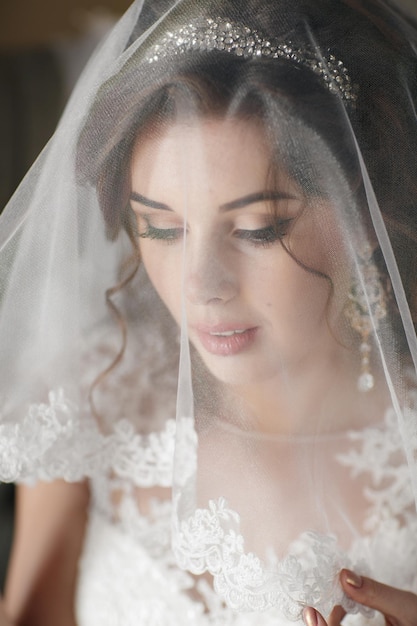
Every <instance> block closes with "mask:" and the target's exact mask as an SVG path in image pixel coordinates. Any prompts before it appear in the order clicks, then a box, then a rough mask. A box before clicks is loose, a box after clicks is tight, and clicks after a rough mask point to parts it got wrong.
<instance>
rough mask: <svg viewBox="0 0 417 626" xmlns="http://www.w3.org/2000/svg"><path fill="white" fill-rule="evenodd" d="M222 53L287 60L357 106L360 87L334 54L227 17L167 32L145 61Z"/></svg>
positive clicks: (205, 20) (201, 20)
mask: <svg viewBox="0 0 417 626" xmlns="http://www.w3.org/2000/svg"><path fill="white" fill-rule="evenodd" d="M212 50H220V51H224V52H229V53H231V54H234V55H236V56H238V57H242V58H246V59H249V58H261V57H265V58H270V59H287V60H288V61H292V62H293V63H296V64H297V65H300V66H302V67H305V68H307V69H309V70H310V71H312V72H314V74H316V75H317V76H319V77H320V79H321V80H322V83H323V85H324V86H325V87H326V88H327V89H328V90H329V91H330V92H331V93H334V94H339V95H340V96H341V97H342V98H343V99H344V100H345V101H346V102H348V103H350V104H351V105H354V103H355V101H356V99H357V86H356V85H355V84H353V83H352V80H351V78H350V76H349V73H348V70H347V69H346V67H345V65H344V64H343V63H342V61H339V60H338V59H337V58H336V57H335V56H334V55H333V54H328V55H327V56H322V55H321V54H319V53H318V50H315V49H314V48H312V47H304V48H300V47H298V46H295V45H293V44H292V43H291V42H290V41H288V42H286V43H281V42H279V41H277V40H275V39H268V38H267V37H264V36H263V35H262V34H261V33H260V32H259V31H258V30H255V29H252V28H249V27H247V26H243V25H241V24H238V23H236V22H232V21H231V20H227V19H224V18H216V19H212V18H200V19H198V20H196V21H194V22H190V23H189V24H186V25H185V26H181V27H180V28H179V29H178V30H175V31H169V32H167V33H166V34H165V35H164V37H163V38H162V39H161V40H160V42H159V43H157V44H155V45H154V46H152V48H151V49H150V50H149V51H148V53H147V55H146V57H145V59H146V60H147V61H148V63H155V62H157V61H159V60H160V59H164V58H167V57H168V58H170V57H173V56H177V55H180V54H185V53H187V52H192V51H194V52H210V51H212Z"/></svg>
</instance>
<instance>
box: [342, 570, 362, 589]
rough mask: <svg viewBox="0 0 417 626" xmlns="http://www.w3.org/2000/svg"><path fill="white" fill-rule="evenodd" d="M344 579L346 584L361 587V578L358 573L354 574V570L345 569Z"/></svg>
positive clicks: (356, 587)
mask: <svg viewBox="0 0 417 626" xmlns="http://www.w3.org/2000/svg"><path fill="white" fill-rule="evenodd" d="M345 580H346V582H347V584H348V585H350V586H351V587H355V589H360V588H361V587H362V582H363V581H362V578H361V577H360V576H358V574H355V572H351V571H350V570H346V575H345Z"/></svg>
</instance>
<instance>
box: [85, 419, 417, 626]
mask: <svg viewBox="0 0 417 626" xmlns="http://www.w3.org/2000/svg"><path fill="white" fill-rule="evenodd" d="M394 420H395V417H394V415H393V413H392V412H391V411H387V414H386V419H385V428H384V429H381V427H380V426H378V427H369V428H367V429H364V430H362V431H355V432H352V433H350V435H349V440H350V442H351V443H350V446H349V448H348V449H347V450H346V451H345V452H344V453H343V454H340V455H339V456H338V459H337V462H338V463H339V464H340V466H341V467H343V466H344V467H345V468H346V469H347V471H348V472H349V473H350V475H351V476H353V477H357V476H359V475H360V476H364V477H366V479H367V480H366V482H367V485H368V486H367V488H366V500H367V502H368V506H367V511H366V516H365V520H364V523H363V533H362V534H361V535H360V536H359V535H357V536H356V537H355V538H354V539H353V540H352V542H351V545H350V546H349V547H348V548H347V549H344V550H342V549H340V547H338V546H337V542H336V539H333V538H332V537H324V536H320V535H319V534H318V533H314V532H310V533H303V534H302V535H301V536H299V537H298V538H296V539H295V540H294V541H293V542H292V546H291V549H290V555H289V556H288V557H287V558H284V559H282V560H280V562H279V563H278V564H277V571H278V572H279V573H280V574H282V576H281V578H278V579H277V580H278V581H280V580H281V581H284V582H282V584H281V583H280V584H278V585H277V587H276V596H275V597H274V602H276V601H278V602H279V604H280V605H281V609H283V611H284V615H286V617H284V616H283V615H282V614H281V612H279V613H278V611H277V610H276V609H274V608H268V607H260V608H266V610H264V611H262V612H259V611H253V609H254V608H255V607H253V606H252V607H250V608H252V611H250V612H236V611H234V610H233V609H232V608H230V604H232V602H233V596H232V594H233V585H232V583H233V580H236V578H238V577H242V576H243V577H246V578H248V577H249V578H250V577H254V578H255V579H256V576H257V575H258V576H260V575H261V574H260V573H259V571H258V570H259V563H258V562H257V560H256V557H255V556H254V555H253V554H251V553H245V548H244V542H243V537H242V536H241V535H240V534H239V516H238V515H237V513H236V512H235V511H233V510H231V509H230V508H228V504H227V502H226V501H224V500H219V501H217V502H216V501H212V502H210V504H209V507H208V508H207V509H199V510H197V511H196V512H195V514H194V516H192V517H191V518H190V519H188V521H187V524H186V525H185V526H184V525H183V526H182V528H181V529H180V531H181V532H179V533H177V534H176V536H177V546H176V558H175V557H174V554H173V551H172V548H171V529H172V526H171V515H172V503H171V494H170V489H169V486H170V485H169V481H168V480H167V477H168V476H170V475H172V474H171V472H172V452H173V441H174V435H175V424H174V422H173V421H172V420H168V421H167V423H166V425H165V428H164V429H163V430H161V431H160V432H159V433H153V434H151V435H149V436H148V437H147V438H144V439H140V438H139V439H135V437H136V435H135V434H134V433H133V432H132V427H131V426H129V425H128V424H127V423H125V422H122V423H119V424H117V425H116V426H115V433H118V435H117V436H118V437H121V433H124V436H123V437H121V438H120V440H119V445H120V446H121V445H122V443H121V441H123V442H124V444H123V445H124V446H125V447H124V449H123V452H124V454H123V457H120V458H123V459H125V461H124V462H123V464H122V465H119V464H118V463H117V459H118V455H117V454H116V453H115V454H114V457H113V467H112V468H110V467H108V471H107V472H105V473H103V472H97V473H96V474H95V475H93V476H92V479H91V486H92V507H91V513H90V523H89V528H88V533H87V538H86V543H85V548H84V553H83V557H82V561H81V565H80V579H79V586H78V596H77V611H78V616H79V626H95V625H96V624H97V626H98V625H100V626H106V625H107V624H108V625H109V626H110V625H112V626H114V625H115V624H120V625H122V624H123V626H129V625H130V624H132V626H133V624H135V625H137V624H146V626H159V625H164V626H165V625H167V624H170V625H171V624H172V625H173V626H176V625H177V624H178V625H180V624H181V625H184V624H193V625H201V626H203V625H216V626H220V625H229V626H232V625H233V626H252V625H254V624H257V625H261V626H272V625H274V626H276V625H277V624H280V625H283V626H284V625H285V624H288V623H293V621H294V620H297V619H299V617H300V612H301V610H302V606H304V605H305V604H314V605H316V606H317V598H318V597H319V596H318V594H319V593H320V596H321V597H323V596H324V597H325V599H326V602H325V603H324V604H323V603H322V606H321V607H320V608H321V609H322V610H323V611H324V612H326V610H329V607H331V606H333V605H334V604H337V603H341V604H343V605H344V606H345V607H346V608H347V609H349V610H350V611H351V612H352V613H353V614H351V615H349V617H348V618H346V620H345V622H346V623H347V624H352V625H361V626H362V625H365V624H379V623H381V624H382V623H383V621H380V616H378V615H374V616H372V615H371V613H370V612H367V611H362V612H357V611H358V607H355V606H354V605H353V604H352V603H350V602H349V600H348V599H347V598H346V597H345V596H343V594H342V592H341V590H340V588H339V587H338V585H337V583H336V582H335V581H336V580H337V573H338V571H339V570H340V568H341V567H354V568H355V569H356V570H357V571H359V572H362V573H369V574H371V575H373V576H375V577H376V578H378V579H379V580H381V581H384V582H386V583H387V584H392V585H395V586H398V587H401V588H403V589H410V590H414V591H417V570H416V567H415V564H416V563H417V516H416V514H415V512H414V511H413V508H412V503H413V497H412V492H411V487H410V485H409V483H408V478H407V476H408V473H407V470H406V467H405V465H404V464H402V463H400V462H399V460H398V452H399V450H400V446H401V442H400V439H399V437H400V435H399V434H398V431H397V429H396V428H395V423H394ZM128 442H130V444H131V448H130V449H131V453H128V454H126V452H127V448H126V446H127V445H128ZM116 448H117V446H116ZM177 530H178V529H177ZM187 532H193V533H194V535H195V540H196V541H199V542H200V544H201V555H202V559H203V561H204V559H209V560H210V558H212V555H213V554H214V552H213V550H215V553H216V554H217V555H219V554H221V555H222V557H221V558H219V559H218V563H217V564H216V566H215V567H213V566H211V569H210V568H209V571H211V572H212V573H213V571H214V572H215V575H214V587H215V588H216V589H217V591H219V592H220V594H221V595H219V594H218V593H215V591H214V590H213V582H212V576H208V575H207V574H205V575H201V576H198V575H191V574H189V573H187V572H185V571H183V570H182V569H180V568H179V567H178V565H177V562H178V559H179V560H180V561H181V554H182V553H181V546H180V545H178V541H179V542H181V537H183V536H184V533H187ZM178 538H179V540H178ZM220 540H221V542H222V545H223V546H224V545H226V549H224V547H223V548H222V550H220V549H217V548H220ZM216 550H217V551H216ZM182 556H183V557H184V563H183V565H184V566H188V567H189V566H190V563H188V562H187V560H186V554H185V552H184V553H183V555H182ZM200 565H201V564H200ZM204 565H207V563H204ZM191 569H193V568H191ZM200 569H201V572H203V571H204V569H205V568H204V567H202V566H201V567H200ZM194 571H197V568H196V567H194ZM216 572H217V573H216ZM311 572H314V576H311ZM221 597H224V598H227V599H228V604H229V607H227V606H226V603H225V602H223V601H222V599H221ZM319 606H320V603H319ZM355 612H356V614H355Z"/></svg>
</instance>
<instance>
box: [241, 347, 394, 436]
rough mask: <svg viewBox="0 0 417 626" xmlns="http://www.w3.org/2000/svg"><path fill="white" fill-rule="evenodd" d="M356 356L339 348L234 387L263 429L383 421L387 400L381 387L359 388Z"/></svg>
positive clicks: (336, 427) (331, 429) (304, 429)
mask: <svg viewBox="0 0 417 626" xmlns="http://www.w3.org/2000/svg"><path fill="white" fill-rule="evenodd" d="M352 360H353V359H352V354H351V353H350V352H349V351H348V350H346V349H344V348H338V349H337V350H335V351H334V352H333V353H332V354H327V355H325V356H323V358H322V359H318V358H317V355H314V358H313V359H311V361H313V362H311V361H310V360H308V362H306V361H303V364H298V365H295V366H292V367H291V368H289V369H288V371H286V372H285V373H282V372H280V373H279V374H277V375H276V376H275V377H273V378H271V379H269V380H266V381H262V382H261V383H257V384H254V385H251V386H245V387H244V388H236V391H237V393H238V395H239V396H240V397H241V398H242V400H243V402H244V403H246V404H247V406H248V407H249V410H250V413H251V414H252V415H253V416H255V417H254V421H255V424H256V428H257V429H259V430H260V431H261V432H264V433H268V434H279V435H297V434H298V435H299V434H303V435H313V434H318V433H322V434H326V433H327V434H329V433H337V432H343V431H346V430H349V429H356V428H361V427H363V426H364V424H369V423H370V422H373V421H375V420H378V419H380V418H381V415H382V414H383V412H384V410H385V408H386V406H387V404H388V402H387V398H386V394H384V393H381V385H376V386H375V389H374V390H372V391H371V392H369V393H367V394H363V393H361V392H359V391H358V390H357V377H358V374H359V363H356V362H354V363H353V362H352Z"/></svg>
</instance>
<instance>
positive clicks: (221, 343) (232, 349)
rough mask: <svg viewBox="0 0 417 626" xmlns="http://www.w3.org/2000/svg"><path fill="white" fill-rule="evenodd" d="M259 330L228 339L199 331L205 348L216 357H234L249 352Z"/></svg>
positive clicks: (198, 333)
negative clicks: (245, 351)
mask: <svg viewBox="0 0 417 626" xmlns="http://www.w3.org/2000/svg"><path fill="white" fill-rule="evenodd" d="M256 331H257V328H248V330H245V332H243V333H236V334H234V335H229V336H227V337H225V336H222V335H211V334H210V333H206V332H203V331H197V335H198V338H199V339H200V342H201V343H202V345H203V347H204V348H205V349H206V350H207V352H210V354H215V355H216V356H233V355H235V354H239V352H243V351H244V350H247V349H248V348H249V347H250V346H251V345H252V343H253V342H254V340H255V335H256Z"/></svg>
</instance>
